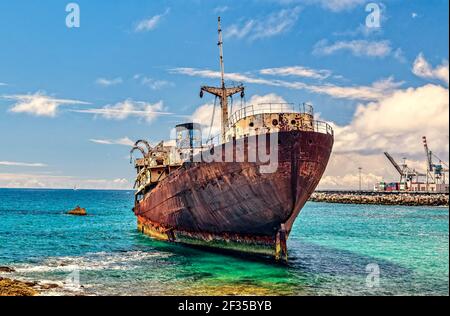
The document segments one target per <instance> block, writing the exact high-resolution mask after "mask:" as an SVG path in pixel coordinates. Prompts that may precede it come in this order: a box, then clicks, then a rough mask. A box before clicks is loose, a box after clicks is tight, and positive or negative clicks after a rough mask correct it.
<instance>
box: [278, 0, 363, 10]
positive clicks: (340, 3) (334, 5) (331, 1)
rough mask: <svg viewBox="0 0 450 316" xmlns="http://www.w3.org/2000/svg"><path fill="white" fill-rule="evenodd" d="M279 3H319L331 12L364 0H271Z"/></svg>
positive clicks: (344, 8)
mask: <svg viewBox="0 0 450 316" xmlns="http://www.w3.org/2000/svg"><path fill="white" fill-rule="evenodd" d="M272 1H274V2H277V3H279V4H281V5H292V4H301V5H319V6H321V7H322V8H323V9H325V10H330V11H333V12H341V11H347V10H351V9H354V8H355V7H357V6H359V5H363V4H364V3H366V2H367V1H365V0H272Z"/></svg>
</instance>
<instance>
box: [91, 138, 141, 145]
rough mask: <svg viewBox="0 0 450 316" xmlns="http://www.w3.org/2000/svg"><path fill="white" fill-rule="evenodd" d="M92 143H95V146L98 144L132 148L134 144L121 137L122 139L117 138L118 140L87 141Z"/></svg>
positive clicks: (128, 139)
mask: <svg viewBox="0 0 450 316" xmlns="http://www.w3.org/2000/svg"><path fill="white" fill-rule="evenodd" d="M89 141H90V142H92V143H96V144H100V145H121V146H128V147H131V146H134V142H133V141H132V140H131V139H130V138H128V137H123V138H119V139H94V138H92V139H90V140H89Z"/></svg>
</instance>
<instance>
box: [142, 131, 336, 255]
mask: <svg viewBox="0 0 450 316" xmlns="http://www.w3.org/2000/svg"><path fill="white" fill-rule="evenodd" d="M250 138H251V137H250ZM278 140H279V145H278V160H279V161H278V169H277V170H276V172H274V173H267V174H262V173H260V169H259V168H260V166H261V165H263V164H262V163H260V162H256V163H251V162H229V163H228V162H214V163H205V162H199V163H195V162H194V163H185V164H183V166H182V167H181V168H180V169H179V170H177V171H174V172H172V173H170V174H169V175H168V176H167V178H165V179H164V180H163V181H161V182H160V183H159V184H158V185H157V186H156V187H155V188H153V189H152V190H151V191H150V192H149V193H147V194H146V195H145V197H144V199H143V200H141V201H137V202H136V205H135V208H134V211H135V214H136V216H137V217H138V226H139V229H140V230H141V231H143V232H144V233H147V234H148V235H150V236H152V237H154V238H158V239H162V240H168V241H174V242H181V243H186V244H195V245H204V246H207V247H215V248H223V249H230V250H236V251H242V252H253V253H260V254H266V255H270V256H274V257H275V258H280V257H283V258H285V257H286V258H287V250H286V240H287V238H288V237H289V234H290V232H291V229H292V225H293V224H294V221H295V219H296V218H297V216H298V215H299V214H300V211H301V209H302V208H303V206H304V204H305V203H306V201H307V200H308V198H309V197H310V195H311V194H312V193H313V191H314V190H315V188H316V186H317V184H318V183H319V181H320V179H321V177H322V175H323V173H324V171H325V168H326V166H327V163H328V160H329V158H330V154H331V149H332V147H333V137H332V136H331V135H328V134H323V133H317V132H311V131H289V132H279V133H278ZM248 143H249V142H248V139H246V142H245V156H246V158H247V156H248V154H247V153H248V148H247V147H248ZM233 145H234V150H236V144H233ZM245 161H247V160H245Z"/></svg>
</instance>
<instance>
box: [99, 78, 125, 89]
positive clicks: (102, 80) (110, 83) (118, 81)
mask: <svg viewBox="0 0 450 316" xmlns="http://www.w3.org/2000/svg"><path fill="white" fill-rule="evenodd" d="M95 83H96V84H98V85H99V86H103V87H110V86H116V85H119V84H121V83H123V80H122V78H120V77H118V78H114V79H106V78H98V79H97V80H95Z"/></svg>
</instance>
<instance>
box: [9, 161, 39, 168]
mask: <svg viewBox="0 0 450 316" xmlns="http://www.w3.org/2000/svg"><path fill="white" fill-rule="evenodd" d="M0 166H6V167H47V165H46V164H43V163H29V162H15V161H0Z"/></svg>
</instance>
